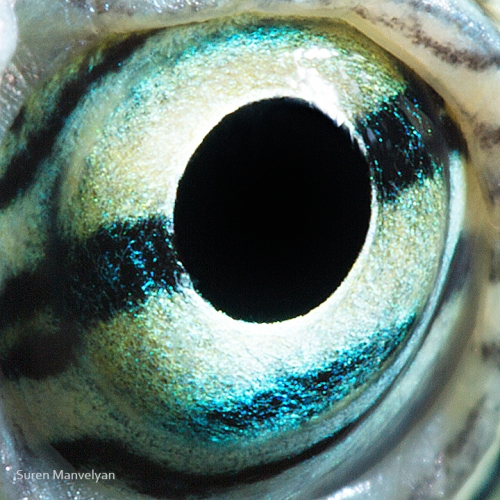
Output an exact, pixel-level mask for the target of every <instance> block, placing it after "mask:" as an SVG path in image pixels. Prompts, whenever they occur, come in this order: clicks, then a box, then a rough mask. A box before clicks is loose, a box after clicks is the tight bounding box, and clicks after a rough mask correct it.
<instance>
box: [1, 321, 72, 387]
mask: <svg viewBox="0 0 500 500" xmlns="http://www.w3.org/2000/svg"><path fill="white" fill-rule="evenodd" d="M58 326H59V330H58V332H57V333H55V334H50V335H47V333H46V332H44V331H43V330H30V331H29V332H28V333H29V337H26V338H24V339H23V340H22V341H21V342H20V343H19V344H18V345H17V346H16V347H15V348H14V349H13V350H12V351H10V352H9V353H8V354H7V355H6V356H4V357H3V358H2V359H0V369H1V370H2V373H3V374H4V375H5V376H6V377H7V378H8V379H9V380H18V379H20V378H22V377H26V378H30V379H33V380H43V379H45V378H47V377H50V376H54V375H58V374H60V373H63V372H64V371H66V370H67V368H68V366H70V365H71V364H73V363H74V362H75V361H76V355H75V352H76V348H77V347H78V345H79V344H78V340H79V338H78V332H77V330H76V329H75V328H74V325H72V324H68V325H66V324H64V322H63V323H59V324H58Z"/></svg>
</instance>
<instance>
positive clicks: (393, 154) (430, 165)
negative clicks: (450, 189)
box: [357, 86, 463, 200]
mask: <svg viewBox="0 0 500 500" xmlns="http://www.w3.org/2000/svg"><path fill="white" fill-rule="evenodd" d="M357 128H358V129H359V130H360V131H361V134H362V137H363V140H364V143H365V145H366V148H367V154H368V158H369V160H370V162H371V164H372V168H373V171H374V177H375V182H376V185H377V188H378V191H379V193H380V196H381V198H382V199H383V200H394V199H396V198H397V197H398V195H399V193H400V191H401V190H402V189H405V188H407V187H409V186H411V185H413V184H414V183H416V182H423V181H424V180H425V179H426V178H433V177H434V175H435V173H436V172H437V170H438V169H442V170H443V172H446V167H447V166H448V164H449V153H450V150H452V149H458V150H460V151H462V150H463V143H462V141H461V140H460V138H461V134H460V133H459V131H458V130H457V128H456V126H455V125H454V124H453V123H452V122H451V120H450V119H449V117H448V115H447V114H446V113H445V112H444V110H443V108H442V105H441V99H440V98H439V97H438V96H435V95H434V94H431V93H430V92H429V91H426V90H424V89H423V87H421V86H420V88H418V87H415V86H414V88H411V89H409V90H408V91H407V92H406V94H404V95H400V96H398V97H396V98H395V99H393V100H390V101H387V102H386V103H384V104H383V105H382V107H381V108H380V109H379V110H377V111H375V112H373V113H372V114H370V115H367V116H365V117H363V119H362V120H360V121H359V123H358V127H357ZM453 137H456V139H453Z"/></svg>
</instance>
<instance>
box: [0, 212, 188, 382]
mask: <svg viewBox="0 0 500 500" xmlns="http://www.w3.org/2000/svg"><path fill="white" fill-rule="evenodd" d="M167 226H168V221H167V220H166V219H162V218H152V219H141V220H138V221H134V222H128V223H126V222H116V223H114V224H113V225H111V226H110V227H107V228H100V229H99V230H98V231H97V232H96V233H95V234H93V235H92V236H91V237H90V238H88V239H87V240H85V241H84V242H75V241H73V242H68V241H65V242H59V243H57V244H56V245H54V246H55V247H56V249H55V250H54V253H53V254H52V255H53V256H54V259H53V262H52V264H51V265H50V266H48V265H47V268H49V269H50V272H47V270H48V269H47V268H46V269H45V270H44V271H39V272H38V273H35V274H24V275H22V276H19V277H16V278H14V279H12V280H10V281H9V282H8V283H7V286H6V287H5V290H4V292H3V294H2V296H1V297H0V314H1V316H0V327H1V329H4V328H6V327H8V326H13V325H16V323H18V322H19V323H20V325H18V328H20V329H23V328H29V325H27V326H26V327H24V326H23V325H24V324H25V323H26V321H27V320H29V319H30V318H33V317H34V316H35V315H36V314H38V313H39V312H40V311H41V310H42V309H43V308H49V310H50V311H52V312H53V314H54V315H55V316H56V317H57V318H59V322H60V323H59V328H60V332H59V333H58V334H51V335H50V336H48V335H47V334H45V335H44V333H43V332H27V334H26V337H25V338H24V339H23V340H22V341H21V343H20V344H18V345H17V346H16V347H15V348H14V349H13V350H12V351H11V352H9V353H8V354H7V355H6V356H4V358H3V360H1V361H0V366H1V367H2V368H3V370H4V373H6V374H7V376H8V377H9V378H11V379H13V378H19V377H21V376H24V377H28V378H34V379H37V380H40V379H42V378H45V377H48V376H51V375H55V374H56V373H60V372H62V371H64V369H65V368H66V366H67V365H68V363H70V362H71V361H72V359H73V356H72V355H70V353H71V352H73V350H74V348H76V347H77V345H78V336H79V333H78V332H81V331H84V330H85V328H88V327H90V326H91V325H92V324H94V323H95V322H97V321H108V320H109V319H111V318H112V317H113V316H114V315H115V314H116V313H118V312H120V311H124V310H129V311H133V310H134V309H136V308H138V307H139V306H140V305H141V304H142V303H143V302H144V301H145V300H147V297H148V295H149V294H150V293H152V292H154V291H157V290H160V289H164V290H169V291H171V292H173V291H174V290H177V289H178V288H179V286H178V280H179V276H180V273H182V272H183V269H182V268H181V267H180V265H179V264H178V262H177V259H176V255H175V252H174V250H173V247H172V244H171V241H170V236H169V233H168V230H167ZM22 322H24V323H22ZM43 342H47V343H49V344H50V345H52V347H51V348H52V349H53V352H52V356H53V357H60V358H61V362H60V363H59V362H57V361H55V360H53V359H50V356H45V354H44V352H45V351H44V349H45V347H44V346H43V345H42V344H43ZM40 349H41V350H40ZM58 350H62V353H61V352H58Z"/></svg>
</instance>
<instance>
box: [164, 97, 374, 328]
mask: <svg viewBox="0 0 500 500" xmlns="http://www.w3.org/2000/svg"><path fill="white" fill-rule="evenodd" d="M370 202H371V187H370V179H369V170H368V165H367V162H366V160H365V158H364V157H363V155H362V154H361V152H360V151H359V148H358V146H357V144H356V143H355V142H354V141H353V140H352V139H351V137H350V135H349V132H348V131H347V130H346V129H345V128H344V127H339V126H338V125H336V124H335V123H334V122H333V121H332V120H331V119H330V118H329V117H328V116H326V115H325V114H323V113H322V112H321V111H320V110H319V109H317V108H315V107H313V106H312V105H310V104H309V103H307V102H305V101H303V100H299V99H292V98H275V99H267V100H263V101H258V102H254V103H251V104H248V105H246V106H243V107H242V108H240V109H238V110H237V111H235V112H234V113H231V114H229V115H227V116H225V117H224V118H223V119H222V121H221V122H220V123H219V124H218V125H217V126H216V127H214V128H213V129H212V130H211V131H210V133H209V134H208V135H207V136H206V137H205V139H204V140H203V142H202V143H201V145H200V146H199V147H198V148H197V150H196V151H195V153H194V155H193V156H192V158H191V159H190V161H189V163H188V165H187V168H186V170H185V172H184V175H183V177H182V178H181V180H180V182H179V186H178V190H177V199H176V205H175V211H174V228H175V235H176V236H175V238H176V239H175V241H176V248H177V251H178V253H179V257H180V259H181V261H182V262H183V264H184V266H185V268H186V270H187V271H188V272H189V273H190V275H191V279H192V280H193V283H194V286H195V288H196V290H197V292H198V293H199V294H200V295H201V296H202V297H204V298H205V299H206V300H207V301H209V302H210V303H211V304H212V305H213V306H214V307H215V308H217V309H219V310H221V311H224V312H225V313H226V314H228V315H229V316H231V317H233V318H235V319H241V320H246V321H253V322H259V323H263V322H274V321H281V320H285V319H291V318H294V317H296V316H299V315H303V314H305V313H307V312H309V311H310V310H311V309H313V308H314V307H316V306H318V305H319V304H321V303H322V302H323V301H325V300H326V299H327V298H328V297H329V296H330V295H331V294H332V293H333V292H334V291H335V289H336V288H337V287H338V286H339V285H340V283H341V282H342V280H343V279H344V278H345V277H346V275H347V274H348V272H349V270H350V269H351V267H352V265H353V264H354V262H355V260H356V258H357V256H358V254H359V251H360V249H361V247H362V245H363V242H364V240H365V237H366V233H367V230H368V224H369V219H370Z"/></svg>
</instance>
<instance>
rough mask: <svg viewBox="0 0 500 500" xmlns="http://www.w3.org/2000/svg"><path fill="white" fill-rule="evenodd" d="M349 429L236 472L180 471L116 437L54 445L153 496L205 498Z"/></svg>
mask: <svg viewBox="0 0 500 500" xmlns="http://www.w3.org/2000/svg"><path fill="white" fill-rule="evenodd" d="M350 431H351V426H346V427H345V428H344V429H343V430H342V431H340V432H338V433H336V434H335V435H333V436H330V437H329V438H327V439H325V440H323V441H321V442H319V443H317V444H315V445H314V446H312V447H311V448H309V449H308V450H306V451H304V452H302V453H299V454H297V455H295V456H292V457H289V458H286V459H284V460H279V461H276V462H271V463H268V464H265V465H261V466H256V467H249V468H247V469H244V470H242V471H240V472H237V473H233V474H231V473H228V474H216V475H215V474H214V475H202V474H186V473H182V472H178V471H176V470H175V469H172V468H171V467H169V466H168V465H163V464H160V463H158V462H156V461H154V460H151V459H149V458H148V457H144V456H141V455H137V454H135V453H133V452H131V451H129V450H128V448H127V447H126V446H125V445H124V444H122V443H121V442H120V441H116V440H105V439H96V438H90V437H87V438H82V439H76V440H73V441H59V442H55V443H52V446H53V447H54V448H55V449H56V451H57V452H58V453H59V454H60V455H61V456H62V457H63V458H64V459H65V460H66V461H68V462H69V463H70V464H72V465H73V466H74V467H75V468H76V469H77V470H80V471H92V469H94V470H97V471H106V472H107V473H110V472H113V473H115V474H116V478H117V479H118V480H121V481H123V482H124V483H125V484H126V485H127V486H128V487H129V488H131V489H133V490H134V491H136V492H137V493H141V494H143V495H148V496H150V497H152V498H167V497H168V498H169V499H171V500H183V499H187V498H192V496H193V495H202V496H203V498H205V497H208V496H209V495H210V494H213V493H216V492H217V491H219V490H222V489H225V488H228V487H231V486H238V485H240V484H251V483H255V482H257V481H262V480H264V479H267V478H271V477H273V476H276V475H277V474H279V473H281V472H283V471H285V470H287V469H289V468H290V467H292V466H294V465H296V464H299V463H302V462H303V461H304V460H307V459H309V458H312V457H314V456H316V455H318V454H319V453H321V452H323V451H324V450H326V449H327V448H328V447H329V446H331V445H332V443H334V442H335V441H337V440H340V439H342V438H343V437H344V436H346V435H348V434H349V432H350Z"/></svg>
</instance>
